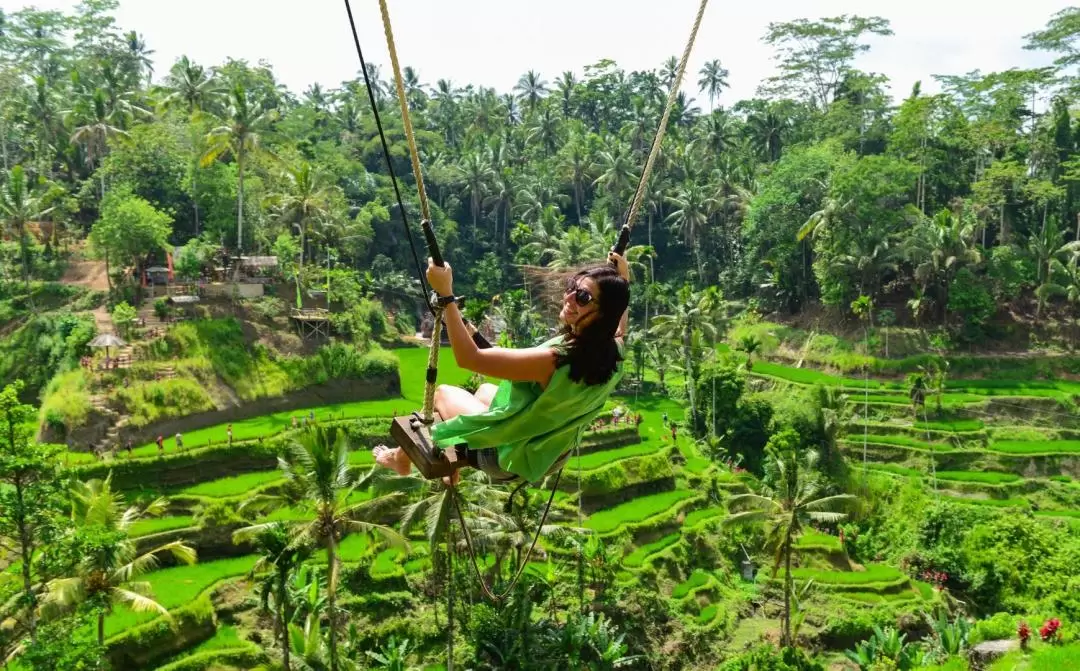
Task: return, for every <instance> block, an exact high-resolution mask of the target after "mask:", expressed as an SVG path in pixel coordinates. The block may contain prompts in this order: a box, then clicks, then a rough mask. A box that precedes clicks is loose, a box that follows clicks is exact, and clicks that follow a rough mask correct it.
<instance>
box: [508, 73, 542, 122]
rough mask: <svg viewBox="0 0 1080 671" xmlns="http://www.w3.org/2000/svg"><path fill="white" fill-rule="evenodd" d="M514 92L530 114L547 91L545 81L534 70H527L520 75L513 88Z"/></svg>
mask: <svg viewBox="0 0 1080 671" xmlns="http://www.w3.org/2000/svg"><path fill="white" fill-rule="evenodd" d="M514 90H515V91H517V92H518V93H519V94H520V95H521V99H522V100H524V101H525V105H526V106H527V107H528V108H529V111H530V112H531V111H532V110H534V109H535V108H536V105H537V103H539V102H540V100H541V99H542V98H544V97H545V96H546V95H547V94H548V91H549V89H548V83H547V81H546V80H545V79H544V78H543V77H541V76H540V73H539V72H536V71H535V70H529V71H528V72H526V73H525V74H523V75H521V77H520V78H519V79H518V82H517V85H516V86H514Z"/></svg>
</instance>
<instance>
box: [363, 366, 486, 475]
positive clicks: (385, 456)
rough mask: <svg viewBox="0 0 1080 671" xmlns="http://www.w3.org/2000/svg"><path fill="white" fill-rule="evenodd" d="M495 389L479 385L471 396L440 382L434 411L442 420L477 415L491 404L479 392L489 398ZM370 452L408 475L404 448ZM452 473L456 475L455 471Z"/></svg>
mask: <svg viewBox="0 0 1080 671" xmlns="http://www.w3.org/2000/svg"><path fill="white" fill-rule="evenodd" d="M485 387H491V390H486V389H485ZM497 389H498V387H496V386H495V385H493V384H485V385H481V387H480V389H478V390H477V395H476V396H473V395H472V394H470V393H469V392H467V391H465V390H464V389H462V388H461V387H454V386H451V385H448V384H440V385H439V386H438V387H436V388H435V412H437V413H439V416H440V417H441V418H442V420H443V421H446V420H448V419H450V418H451V417H457V416H458V415H479V414H480V413H482V412H486V411H487V409H488V407H489V406H490V405H491V399H490V398H486V399H481V398H480V392H481V391H484V392H485V394H490V395H491V398H494V397H495V390H497ZM371 453H372V454H373V455H374V456H375V463H377V464H379V465H380V466H385V467H386V468H390V469H393V470H394V471H396V472H397V473H398V474H400V475H408V474H409V471H410V470H412V461H410V460H409V455H407V454H405V450H403V449H401V448H400V447H395V448H389V447H387V446H385V445H376V446H375V448H374V449H373V450H372V451H371ZM454 475H455V476H457V472H456V471H455V473H454ZM456 481H457V478H456V477H455V478H453V480H452V481H451V482H454V483H456ZM448 484H450V483H448Z"/></svg>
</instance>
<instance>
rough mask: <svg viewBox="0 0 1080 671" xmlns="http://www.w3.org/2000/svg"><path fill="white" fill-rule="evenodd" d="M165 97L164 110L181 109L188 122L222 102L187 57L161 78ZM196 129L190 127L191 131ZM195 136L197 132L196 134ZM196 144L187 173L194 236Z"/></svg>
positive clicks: (199, 152)
mask: <svg viewBox="0 0 1080 671" xmlns="http://www.w3.org/2000/svg"><path fill="white" fill-rule="evenodd" d="M162 92H164V93H165V97H164V98H162V100H161V106H162V108H164V109H172V108H177V109H183V110H184V111H186V112H187V115H188V119H189V120H190V119H193V118H195V117H196V116H197V115H199V114H201V113H203V112H206V111H213V110H217V109H218V106H219V105H220V104H221V102H222V101H223V99H224V94H223V93H222V91H221V87H220V86H219V83H218V81H217V80H216V79H214V77H213V76H212V75H211V73H209V72H207V71H206V69H205V68H203V66H201V65H198V64H196V63H192V62H191V60H189V59H188V57H187V56H181V57H180V60H178V61H177V62H176V63H174V64H173V66H172V68H171V69H170V70H169V74H168V75H166V77H165V85H164V86H163V87H162ZM195 129H196V126H194V125H192V130H195ZM196 132H197V131H196ZM200 144H201V143H200V142H199V141H198V140H197V139H195V138H193V139H192V147H193V149H194V161H193V165H192V169H191V202H192V206H193V210H194V216H195V236H196V237H198V235H199V181H198V176H199V157H200V156H201V155H202V149H201V147H200Z"/></svg>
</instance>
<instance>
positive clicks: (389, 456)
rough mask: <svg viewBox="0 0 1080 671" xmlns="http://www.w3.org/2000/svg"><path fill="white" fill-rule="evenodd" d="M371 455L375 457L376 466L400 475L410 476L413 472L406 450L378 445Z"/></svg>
mask: <svg viewBox="0 0 1080 671" xmlns="http://www.w3.org/2000/svg"><path fill="white" fill-rule="evenodd" d="M371 454H372V455H374V457H375V463H376V464H378V465H380V466H383V467H384V468H389V469H391V470H392V471H394V472H395V473H397V474H398V475H408V474H409V471H411V470H412V462H411V461H409V455H407V454H405V450H403V449H401V448H400V447H387V446H386V445H376V446H375V447H374V448H372V450H371Z"/></svg>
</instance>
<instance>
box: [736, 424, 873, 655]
mask: <svg viewBox="0 0 1080 671" xmlns="http://www.w3.org/2000/svg"><path fill="white" fill-rule="evenodd" d="M792 433H793V432H792ZM797 441H798V436H797V435H793V440H792V443H796V444H797ZM817 460H818V454H817V452H815V451H813V450H810V451H807V452H806V453H805V454H804V455H803V457H802V458H801V459H800V458H799V455H798V454H797V453H796V451H795V449H785V450H782V451H773V452H772V454H770V455H769V458H768V459H767V462H766V469H767V471H769V470H771V471H772V472H771V473H770V475H772V476H773V477H772V478H771V480H772V483H771V484H766V485H763V486H762V491H761V493H760V494H740V495H737V496H733V497H732V498H731V499H730V500H729V503H728V505H729V507H730V508H731V509H732V510H739V509H740V508H750V510H741V511H740V512H735V513H734V514H732V515H731V516H730V517H728V518H727V519H725V520H724V524H725V525H747V524H764V526H765V541H766V546H767V547H770V548H773V549H774V551H775V554H774V558H773V569H772V573H773V577H776V573H777V571H778V570H779V569H780V565H781V564H783V565H784V616H783V622H782V629H781V644H782V645H784V646H791V645H794V641H793V640H792V636H791V596H792V592H793V591H794V580H793V578H792V575H791V555H792V553H793V551H794V547H795V541H796V540H797V539H798V538H799V536H800V535H801V534H802V531H803V527H804V525H805V524H806V523H807V522H809V521H810V520H813V521H817V522H828V523H833V522H839V521H840V520H842V519H844V518H845V517H846V515H845V514H844V513H838V512H832V511H831V510H830V509H831V508H833V507H835V506H836V505H837V504H841V503H847V502H850V501H854V500H855V497H854V496H852V495H850V494H835V495H833V496H824V497H821V498H818V495H819V494H820V493H821V492H822V490H824V489H825V487H826V486H827V484H828V482H827V480H826V479H825V478H824V477H823V476H822V474H821V473H820V472H818V471H817V470H816V468H815V467H816V465H817Z"/></svg>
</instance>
